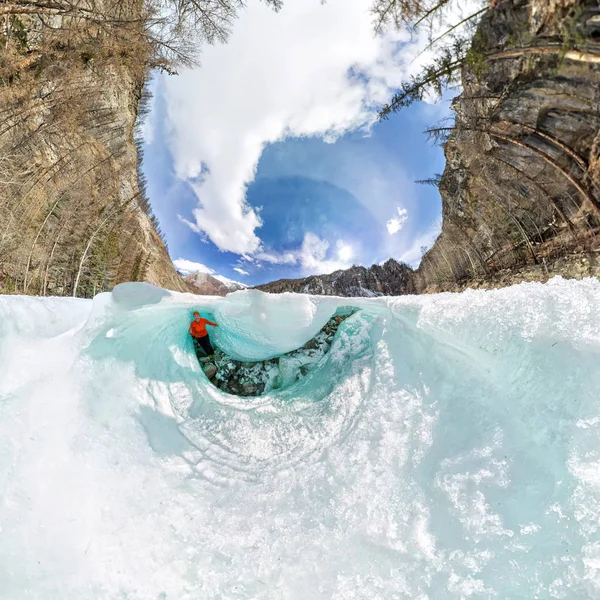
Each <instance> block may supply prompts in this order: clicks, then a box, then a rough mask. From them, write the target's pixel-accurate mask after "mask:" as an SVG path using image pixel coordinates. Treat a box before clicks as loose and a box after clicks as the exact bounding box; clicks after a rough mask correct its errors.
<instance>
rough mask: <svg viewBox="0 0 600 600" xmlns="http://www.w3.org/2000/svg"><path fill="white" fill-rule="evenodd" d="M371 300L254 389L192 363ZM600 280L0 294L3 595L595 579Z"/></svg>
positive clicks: (549, 592)
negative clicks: (318, 291)
mask: <svg viewBox="0 0 600 600" xmlns="http://www.w3.org/2000/svg"><path fill="white" fill-rule="evenodd" d="M348 306H354V307H357V308H360V311H359V312H357V313H356V314H354V315H352V316H351V317H349V318H348V319H346V320H345V321H344V322H343V323H342V324H341V326H340V328H339V330H338V333H337V335H336V337H335V339H334V341H333V343H332V346H331V350H330V351H329V352H328V353H327V354H326V355H325V356H324V357H323V359H322V360H320V361H319V362H318V364H317V365H316V366H315V368H314V369H313V370H311V371H310V373H309V374H308V375H307V376H306V377H304V378H302V379H301V380H300V381H297V382H295V383H290V385H289V386H287V387H284V388H283V389H281V390H277V391H273V392H272V393H269V394H267V395H265V396H262V397H260V398H249V399H242V398H238V397H235V396H230V395H226V394H222V393H221V392H220V391H219V390H217V389H216V388H215V387H214V386H212V385H211V384H210V383H209V382H208V380H207V379H206V378H205V376H204V375H203V373H202V371H201V369H200V366H199V364H198V361H197V360H196V358H195V356H194V354H193V349H192V344H191V341H190V340H189V338H188V336H187V328H188V324H189V321H190V320H191V314H192V312H193V310H200V311H201V312H202V313H203V315H204V314H206V315H210V316H212V317H214V319H216V320H217V321H218V322H219V325H220V327H219V328H217V329H216V330H215V333H214V336H213V339H214V340H215V341H216V343H217V344H219V345H220V346H221V347H222V348H223V349H224V350H225V351H227V352H228V353H230V354H232V355H235V356H237V357H238V359H239V360H244V359H245V360H262V359H266V358H270V357H272V356H275V355H278V354H281V353H284V352H288V351H290V350H293V349H295V348H298V347H300V346H302V345H303V344H304V343H305V342H306V341H307V340H309V339H311V338H312V337H313V336H314V335H315V334H316V333H317V332H318V331H319V330H320V328H321V327H322V326H323V325H324V323H326V322H327V320H328V319H329V318H330V317H331V316H332V315H333V314H334V313H335V312H336V310H338V309H339V308H340V307H348ZM599 359H600V283H599V282H598V281H597V280H592V279H589V280H584V281H581V282H571V281H564V280H562V279H559V278H557V279H554V280H552V281H551V282H550V283H549V284H546V285H542V284H537V283H532V284H522V285H520V286H515V287H512V288H508V289H503V290H498V291H491V292H484V291H467V292H465V293H463V294H440V295H436V296H427V297H425V296H419V297H410V296H404V297H398V298H356V299H349V298H334V297H314V296H304V295H293V294H283V295H281V296H270V295H265V294H262V293H260V292H258V291H256V290H246V291H241V292H236V293H234V294H230V295H229V296H227V297H226V298H221V297H199V296H193V295H191V294H175V293H171V292H166V291H164V290H161V289H159V288H155V287H153V286H150V285H147V284H125V285H123V286H118V287H117V288H116V289H115V290H114V292H113V293H112V294H110V293H109V294H101V295H100V296H98V297H96V299H95V300H94V301H84V300H73V299H55V298H50V299H38V298H26V297H17V296H11V297H8V296H4V297H0V598H2V599H4V598H6V599H7V600H20V599H25V598H27V599H31V598H33V599H37V600H50V599H52V600H54V599H58V598H60V599H61V600H71V599H77V600H87V599H89V600H91V599H94V600H97V599H101V600H104V599H106V600H108V599H110V600H114V599H119V600H121V599H122V600H124V599H128V600H158V599H161V600H167V599H169V600H170V599H175V600H188V599H189V600H192V599H194V600H197V599H198V598H207V599H208V598H210V599H222V600H224V599H265V600H266V599H273V600H275V599H277V600H281V599H294V600H297V599H307V600H309V599H310V600H314V599H323V600H324V599H327V600H330V599H336V600H342V599H343V600H346V599H361V600H362V599H364V600H367V599H368V600H379V599H381V600H384V599H385V600H394V599H401V598H402V599H404V598H411V599H412V598H415V599H421V600H424V599H426V598H427V599H438V598H441V599H446V598H457V599H458V598H470V599H477V598H486V599H487V598H499V599H505V598H596V597H599V596H600V543H599V541H598V540H599V539H600V535H599V533H600V532H599V528H600V441H599V440H600V398H599V395H598V389H600V369H598V364H599Z"/></svg>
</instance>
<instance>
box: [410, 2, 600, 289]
mask: <svg viewBox="0 0 600 600" xmlns="http://www.w3.org/2000/svg"><path fill="white" fill-rule="evenodd" d="M462 81H463V92H462V94H461V95H460V96H459V97H458V98H457V99H456V100H455V102H454V110H455V112H456V122H455V125H454V127H453V128H451V129H449V130H446V128H444V127H442V128H439V129H437V130H436V131H434V132H433V133H434V134H435V135H437V136H438V137H439V138H441V139H442V140H444V141H445V154H446V159H447V164H446V169H445V171H444V174H443V177H442V178H441V181H440V185H439V188H440V193H441V195H442V200H443V203H442V207H443V208H442V210H443V227H442V233H441V235H440V237H439V238H438V240H437V241H436V243H435V245H434V246H433V247H432V249H431V250H430V251H429V252H428V253H427V254H426V255H425V256H424V258H423V260H422V263H421V266H420V268H419V269H418V271H417V272H416V274H415V287H416V288H417V289H418V290H419V291H424V290H427V291H433V290H440V289H461V287H464V286H465V285H469V284H470V283H471V282H474V283H476V284H478V285H483V286H486V282H487V285H502V284H503V283H515V282H518V281H520V280H521V279H545V278H547V277H548V276H551V275H553V274H563V275H567V276H581V275H585V274H596V273H597V268H596V267H595V266H594V265H596V263H597V261H596V256H597V253H598V250H599V249H600V244H599V243H598V232H599V227H600V187H599V182H600V179H599V177H600V9H599V8H598V3H597V1H596V0H592V1H583V0H529V1H525V0H500V1H498V2H496V3H495V6H494V7H493V8H491V9H490V10H489V11H488V12H487V13H486V14H485V15H484V17H483V19H482V21H481V23H480V25H479V27H478V30H477V34H476V36H475V39H474V42H473V48H472V50H471V54H470V56H469V58H468V60H467V64H466V65H465V66H464V67H463V72H462ZM569 257H571V258H569ZM571 259H572V260H571Z"/></svg>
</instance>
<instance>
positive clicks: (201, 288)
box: [184, 271, 248, 296]
mask: <svg viewBox="0 0 600 600" xmlns="http://www.w3.org/2000/svg"><path fill="white" fill-rule="evenodd" d="M184 281H185V282H186V283H187V284H188V286H189V287H190V289H191V291H192V292H194V293H195V294H200V295H203V296H226V295H227V294H229V293H230V292H237V291H238V290H243V289H246V288H247V287H248V286H247V285H244V284H243V283H240V282H239V281H233V280H232V279H228V278H227V277H223V275H209V274H208V273H203V272H201V271H198V272H197V273H192V274H191V275H188V276H187V277H184Z"/></svg>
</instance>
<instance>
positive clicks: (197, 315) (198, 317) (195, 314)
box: [194, 311, 200, 321]
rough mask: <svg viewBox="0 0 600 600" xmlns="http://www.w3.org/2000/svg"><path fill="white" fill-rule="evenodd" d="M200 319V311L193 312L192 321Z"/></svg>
mask: <svg viewBox="0 0 600 600" xmlns="http://www.w3.org/2000/svg"><path fill="white" fill-rule="evenodd" d="M199 320H200V313H199V312H198V311H196V312H195V313H194V321H199Z"/></svg>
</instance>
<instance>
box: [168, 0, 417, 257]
mask: <svg viewBox="0 0 600 600" xmlns="http://www.w3.org/2000/svg"><path fill="white" fill-rule="evenodd" d="M370 6H371V0H329V1H328V2H327V3H325V4H324V5H322V4H321V2H320V0H288V1H287V2H286V3H285V5H284V8H283V9H282V10H281V12H280V13H278V14H275V13H273V12H272V11H271V10H270V9H268V8H267V7H265V6H264V5H263V4H261V3H258V2H253V3H250V4H249V6H248V7H247V9H246V10H245V11H244V12H243V13H242V17H241V19H240V20H239V22H237V23H236V25H235V28H234V34H233V36H232V38H231V40H230V41H229V43H228V44H227V45H223V46H210V47H207V48H205V49H204V52H203V55H202V67H201V68H200V69H194V70H186V71H183V72H182V74H181V75H180V76H179V77H172V78H166V77H165V78H163V79H162V85H163V93H164V94H165V100H166V106H167V127H168V130H169V131H168V143H169V147H170V151H171V154H172V156H173V159H174V167H175V173H176V175H177V176H178V177H179V178H181V179H184V180H187V181H188V182H189V183H190V185H191V187H192V188H193V190H194V192H195V193H196V195H197V197H198V200H199V206H198V208H196V209H195V210H194V211H193V216H194V221H195V223H194V224H193V225H194V230H196V231H202V232H205V233H206V235H207V236H208V237H209V238H210V239H211V240H212V241H213V242H214V243H215V244H216V245H217V246H218V247H219V248H220V249H221V250H227V251H232V252H235V253H238V254H247V255H248V254H254V253H256V252H259V251H260V249H261V240H260V239H259V237H258V236H257V233H256V229H257V228H258V227H260V225H261V220H260V217H259V215H258V214H257V213H256V212H255V211H254V210H252V209H251V208H250V207H249V206H248V205H247V204H246V203H245V189H246V186H247V184H248V183H249V182H251V181H252V180H253V179H254V175H255V171H256V166H257V164H258V161H259V159H260V156H261V153H262V151H263V148H264V147H265V145H266V144H269V143H272V142H275V141H278V140H281V139H284V138H286V137H301V136H319V137H322V138H324V139H327V140H334V139H336V137H338V136H340V135H343V134H344V133H346V132H348V131H351V130H356V129H361V128H363V129H365V130H366V129H368V128H369V126H370V125H371V124H372V123H373V122H374V120H375V119H376V109H377V107H379V106H380V105H381V104H382V103H384V102H385V101H387V100H388V99H389V97H390V95H391V93H392V90H393V89H394V88H395V87H397V86H398V85H399V83H400V81H401V79H402V77H403V75H405V73H406V70H407V68H408V67H407V66H406V65H408V62H409V60H410V58H412V56H414V53H412V54H411V56H408V54H409V53H408V52H406V50H405V49H404V50H402V54H400V48H399V45H398V42H399V41H401V40H402V41H407V40H408V37H407V34H405V33H401V32H397V31H390V32H389V33H387V34H386V35H385V36H374V35H373V31H372V18H371V16H370V14H369V8H370ZM403 61H404V62H403ZM411 68H412V67H411Z"/></svg>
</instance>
